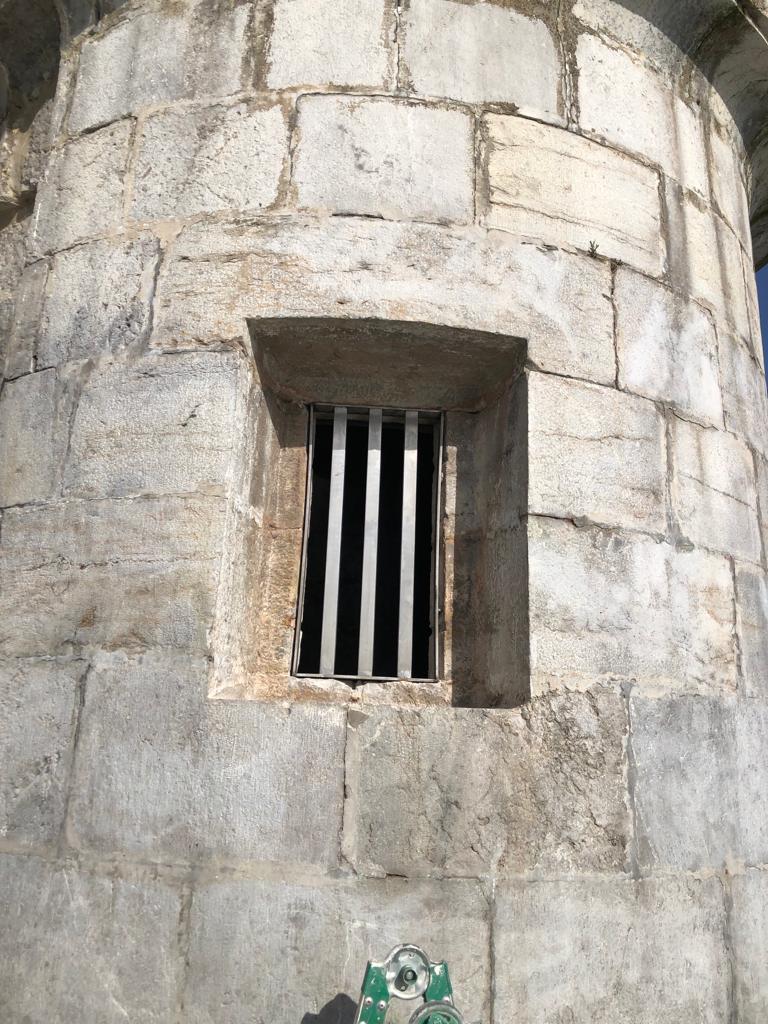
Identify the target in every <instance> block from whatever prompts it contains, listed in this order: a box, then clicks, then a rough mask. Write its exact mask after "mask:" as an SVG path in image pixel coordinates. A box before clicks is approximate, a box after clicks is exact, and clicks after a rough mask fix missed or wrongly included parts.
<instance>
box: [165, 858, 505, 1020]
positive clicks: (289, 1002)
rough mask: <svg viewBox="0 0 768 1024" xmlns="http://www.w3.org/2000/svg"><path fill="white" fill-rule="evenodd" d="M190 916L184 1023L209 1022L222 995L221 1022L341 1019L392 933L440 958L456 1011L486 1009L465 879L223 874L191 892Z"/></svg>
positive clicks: (479, 917) (473, 891) (482, 907)
mask: <svg viewBox="0 0 768 1024" xmlns="http://www.w3.org/2000/svg"><path fill="white" fill-rule="evenodd" d="M190 922H191V942H190V951H189V970H188V972H187V985H186V992H185V1000H184V1002H185V1006H187V1007H188V1011H187V1012H188V1017H187V1020H189V1022H190V1024H214V1022H217V1021H220V1020H221V1007H222V1006H226V1019H227V1022H228V1024H253V1022H254V1021H255V1022H258V1024H273V1022H274V1024H277V1022H278V1021H279V1022H280V1024H282V1022H286V1024H287V1022H290V1024H294V1022H295V1024H299V1022H300V1021H304V1022H305V1024H309V1022H314V1021H319V1020H328V1021H334V1022H336V1021H345V1022H346V1021H350V1022H351V1021H352V1018H353V1016H354V1005H355V1004H356V1003H357V1000H358V997H359V993H360V985H361V982H362V980H363V974H364V972H365V965H366V962H367V960H368V959H369V958H372V959H377V960H381V959H382V958H383V957H385V956H386V955H387V953H388V952H389V951H390V949H391V948H392V947H393V946H395V945H397V944H399V943H401V942H414V943H416V944H419V945H421V946H422V947H423V948H424V949H425V951H426V952H427V954H428V955H429V956H430V957H432V958H433V959H435V960H437V959H445V960H447V961H448V967H449V969H450V972H451V982H452V984H453V989H454V995H455V1002H456V1005H457V1006H458V1007H459V1008H460V1009H461V1011H462V1012H463V1013H464V1018H465V1020H467V1021H487V1020H489V1017H490V1005H489V988H490V964H489V962H488V943H489V923H488V905H487V902H486V900H485V898H484V896H483V894H482V891H481V889H480V886H479V885H478V884H477V883H476V882H468V881H461V880H453V881H448V882H441V883H439V884H434V883H430V882H414V881H406V880H404V879H394V878H393V879H382V880H380V881H377V880H371V879H350V880H346V881H332V880H328V879H324V880H321V879H307V880H306V881H305V882H302V881H301V880H299V881H292V880H291V879H290V877H288V878H282V879H280V880H277V879H275V880H274V881H249V880H239V881H229V880H224V879H222V880H220V881H218V882H216V883H213V884H210V885H208V886H206V887H204V888H202V887H201V888H198V889H197V890H196V891H195V893H194V896H193V900H192V910H191V916H190ZM222 949H226V950H227V951H228V955H227V956H226V957H222V956H221V951H222ZM328 1004H332V1005H331V1006H330V1007H329V1006H328ZM400 1006H401V1007H403V1008H405V1009H406V1016H405V1017H403V1016H402V1014H400V1015H397V1014H396V1011H395V1012H393V1013H390V1015H389V1016H390V1017H391V1018H393V1019H395V1020H397V1021H402V1020H407V1019H408V1016H409V1015H410V1013H411V1012H413V1010H414V1009H415V1004H413V1003H400ZM324 1008H325V1012H323V1010H324Z"/></svg>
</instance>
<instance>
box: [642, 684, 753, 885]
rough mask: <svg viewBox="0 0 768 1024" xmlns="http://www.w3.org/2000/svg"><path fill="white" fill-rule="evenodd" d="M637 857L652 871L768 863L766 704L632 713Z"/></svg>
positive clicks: (709, 704)
mask: <svg viewBox="0 0 768 1024" xmlns="http://www.w3.org/2000/svg"><path fill="white" fill-rule="evenodd" d="M631 729H632V731H631V744H632V751H633V759H634V768H633V775H634V780H635V781H634V800H635V806H636V818H637V823H638V833H639V837H638V854H639V859H640V863H641V865H642V866H643V867H644V868H647V869H665V870H666V869H670V868H673V869H679V870H691V871H696V870H703V869H707V868H713V867H714V868H722V867H723V866H725V865H728V864H732V863H734V862H736V863H738V862H740V861H741V862H746V863H747V864H764V863H766V861H767V860H768V796H766V794H768V771H767V770H766V759H765V748H766V743H768V705H766V703H765V702H764V701H762V700H735V699H733V698H731V699H722V698H721V699H707V698H703V697H679V698H669V699H663V700H644V699H642V698H640V697H635V698H633V700H632V709H631Z"/></svg>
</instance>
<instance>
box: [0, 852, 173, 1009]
mask: <svg viewBox="0 0 768 1024" xmlns="http://www.w3.org/2000/svg"><path fill="white" fill-rule="evenodd" d="M0 890H2V892H3V926H4V927H2V928H0V947H1V950H0V1011H2V1018H3V1021H4V1024H30V1022H34V1024H38V1021H39V1022H42V1021H47V1020H55V1021H58V1022H61V1024H70V1022H72V1024H75V1022H77V1021H86V1020H91V1021H97V1020H98V1021H100V1022H101V1024H124V1022H125V1021H126V1020H130V1021H132V1022H135V1024H159V1022H160V1021H167V1020H171V1019H172V1018H173V1014H174V1012H175V1009H176V977H177V971H178V967H177V962H176V959H177V936H176V930H177V926H178V918H179V910H180V897H179V896H178V894H177V893H176V892H174V890H173V889H172V888H171V886H170V885H169V884H168V883H166V882H163V881H160V880H157V879H153V878H148V877H142V876H138V877H135V878H130V877H129V878H120V877H113V876H109V877H107V876H104V875H95V874H89V873H87V872H86V871H84V870H78V868H77V867H76V866H75V865H74V864H71V863H67V864H64V865H62V866H57V865H54V864H50V863H48V862H46V861H43V860H38V859H37V858H33V857H10V856H7V855H6V856H0Z"/></svg>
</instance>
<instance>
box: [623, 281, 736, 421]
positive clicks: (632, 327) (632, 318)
mask: <svg viewBox="0 0 768 1024" xmlns="http://www.w3.org/2000/svg"><path fill="white" fill-rule="evenodd" d="M614 302H615V304H616V345H617V350H618V360H619V385H620V386H621V387H622V388H626V389H627V391H632V392H634V393H635V394H638V395H645V396H646V397H647V398H653V399H656V400H660V401H663V402H669V403H670V404H671V405H674V406H675V407H676V408H677V409H679V410H680V412H682V413H683V414H684V415H685V416H691V417H693V418H694V419H696V420H699V421H700V422H702V423H712V424H715V425H717V426H722V425H723V399H722V395H721V393H720V383H719V379H718V362H717V338H716V335H715V328H714V326H713V324H712V322H711V321H710V319H709V318H708V317H707V315H706V313H705V312H704V311H703V310H702V309H701V307H700V306H698V305H696V303H694V302H691V301H688V300H686V299H684V298H682V297H680V296H677V295H675V294H674V292H671V291H669V290H668V289H666V288H664V287H663V286H662V285H660V284H656V283H655V282H654V281H650V280H648V278H646V277H643V276H642V275H640V274H635V273H633V272H632V271H631V270H628V269H627V268H625V267H619V269H618V270H617V272H616V286H615V291H614Z"/></svg>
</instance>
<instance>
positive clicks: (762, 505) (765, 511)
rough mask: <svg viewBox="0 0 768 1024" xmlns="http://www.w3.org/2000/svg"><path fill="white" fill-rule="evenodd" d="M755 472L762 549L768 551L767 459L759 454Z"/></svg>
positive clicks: (756, 459)
mask: <svg viewBox="0 0 768 1024" xmlns="http://www.w3.org/2000/svg"><path fill="white" fill-rule="evenodd" d="M755 470H756V473H757V500H758V508H759V509H760V517H759V518H760V532H761V534H762V538H763V550H764V551H766V552H768V461H766V460H765V459H764V458H763V457H762V456H761V455H756V456H755Z"/></svg>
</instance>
